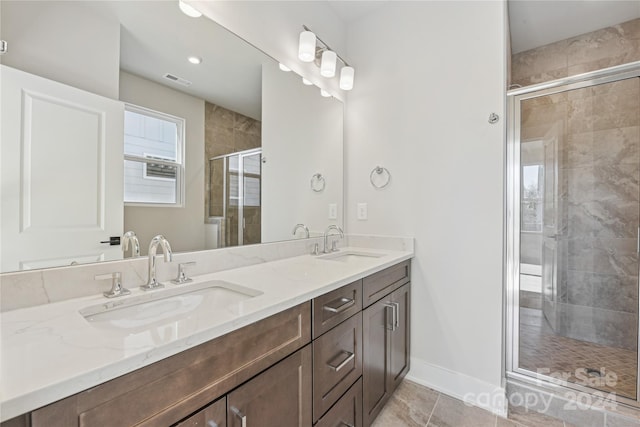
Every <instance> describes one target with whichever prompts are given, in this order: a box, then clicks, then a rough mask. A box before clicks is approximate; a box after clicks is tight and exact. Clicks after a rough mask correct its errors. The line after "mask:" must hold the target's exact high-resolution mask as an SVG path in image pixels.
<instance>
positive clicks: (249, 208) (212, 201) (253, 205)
mask: <svg viewBox="0 0 640 427" xmlns="http://www.w3.org/2000/svg"><path fill="white" fill-rule="evenodd" d="M261 164H262V151H261V150H259V149H257V150H256V149H254V150H248V151H241V152H236V153H231V154H227V155H224V156H219V157H215V158H212V159H210V160H209V169H210V182H209V188H210V191H209V212H208V213H209V218H210V220H211V219H215V220H216V223H218V224H219V226H218V233H219V235H220V237H219V241H218V244H219V246H220V247H228V246H238V245H248V244H254V243H260V242H261V239H262V233H261V223H262V219H261V210H260V207H261V203H260V201H261Z"/></svg>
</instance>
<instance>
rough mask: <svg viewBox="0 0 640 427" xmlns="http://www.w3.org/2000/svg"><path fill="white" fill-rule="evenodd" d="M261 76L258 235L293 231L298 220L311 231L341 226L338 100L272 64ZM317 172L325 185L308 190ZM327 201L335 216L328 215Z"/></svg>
mask: <svg viewBox="0 0 640 427" xmlns="http://www.w3.org/2000/svg"><path fill="white" fill-rule="evenodd" d="M262 79H263V84H262V155H263V157H264V158H266V163H265V164H263V165H262V241H263V242H273V241H277V240H282V239H283V237H284V236H291V230H292V229H293V226H294V225H295V224H297V223H304V224H306V225H307V227H309V229H310V230H311V232H315V233H322V232H324V229H325V228H326V227H327V225H328V224H338V225H340V226H343V225H344V221H343V218H344V217H343V214H342V212H343V154H342V153H343V132H342V131H343V126H342V122H343V104H342V102H340V101H338V100H336V99H333V98H323V97H321V96H320V93H319V90H318V88H316V87H314V86H303V85H302V84H301V82H300V78H299V77H298V76H296V75H295V74H293V73H284V72H282V71H280V69H279V68H278V66H277V65H276V64H269V65H265V66H263V70H262ZM316 173H320V174H322V175H323V177H324V178H325V189H324V191H321V192H314V191H312V190H311V177H312V176H313V175H314V174H316ZM292 195H295V197H292ZM330 203H331V204H336V207H337V220H330V219H329V204H330ZM321 249H322V248H321Z"/></svg>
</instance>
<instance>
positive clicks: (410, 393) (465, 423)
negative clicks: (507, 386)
mask: <svg viewBox="0 0 640 427" xmlns="http://www.w3.org/2000/svg"><path fill="white" fill-rule="evenodd" d="M372 427H575V426H571V425H569V424H565V423H563V422H562V421H560V420H557V419H555V418H551V417H548V416H546V415H542V414H539V413H536V412H530V411H525V410H524V409H522V408H510V411H509V417H508V418H502V417H498V416H496V415H494V414H492V413H490V412H488V411H485V410H484V409H480V408H477V407H475V406H468V405H466V404H465V403H464V402H462V401H461V400H458V399H454V398H452V397H449V396H447V395H445V394H442V393H438V392H437V391H435V390H432V389H430V388H427V387H423V386H421V385H418V384H416V383H413V382H411V381H408V380H404V381H403V382H402V384H400V386H399V387H398V389H397V390H396V392H395V393H394V394H393V396H391V399H390V400H389V402H387V404H386V405H385V407H384V408H383V409H382V412H380V415H378V418H376V420H375V421H374V423H373V425H372Z"/></svg>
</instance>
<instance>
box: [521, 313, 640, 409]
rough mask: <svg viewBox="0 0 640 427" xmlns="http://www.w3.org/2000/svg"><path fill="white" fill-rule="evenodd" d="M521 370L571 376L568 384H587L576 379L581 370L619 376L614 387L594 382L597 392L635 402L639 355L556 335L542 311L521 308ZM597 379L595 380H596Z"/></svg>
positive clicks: (612, 383)
mask: <svg viewBox="0 0 640 427" xmlns="http://www.w3.org/2000/svg"><path fill="white" fill-rule="evenodd" d="M520 313H521V314H520V367H522V368H524V369H527V370H529V371H533V372H538V371H539V370H541V369H545V370H546V372H551V373H566V374H568V375H571V377H570V378H568V381H571V382H579V383H583V384H584V382H585V380H580V379H577V378H576V377H575V375H574V374H575V372H576V370H577V369H585V368H593V369H597V370H603V372H609V373H610V374H615V375H616V380H615V381H612V382H611V384H609V385H610V386H608V385H607V384H605V383H604V381H603V383H602V384H598V382H597V381H595V380H594V381H593V382H592V383H591V384H592V386H594V388H597V389H599V390H603V391H605V392H607V393H612V392H613V393H616V394H618V395H621V396H625V397H629V398H631V399H635V397H636V364H637V353H636V352H635V351H631V350H627V349H624V348H615V347H607V346H604V345H598V344H594V343H590V342H586V341H579V340H575V339H571V338H567V337H563V336H560V335H556V334H555V333H554V332H553V331H552V330H551V328H550V327H549V326H548V324H547V323H546V321H545V320H544V317H543V315H542V311H541V310H536V309H531V308H525V307H521V308H520ZM594 378H595V377H594Z"/></svg>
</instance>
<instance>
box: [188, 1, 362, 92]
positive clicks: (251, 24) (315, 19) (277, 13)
mask: <svg viewBox="0 0 640 427" xmlns="http://www.w3.org/2000/svg"><path fill="white" fill-rule="evenodd" d="M187 2H188V3H191V4H193V5H194V6H195V7H196V8H197V9H198V10H200V11H201V12H203V13H204V14H205V15H206V16H208V17H209V18H211V19H213V20H214V21H215V22H217V23H218V24H220V25H222V26H223V27H225V28H227V29H229V30H230V31H232V32H234V33H235V34H237V35H238V36H240V37H241V38H243V39H245V40H247V41H248V42H249V43H251V44H252V45H254V46H255V47H257V48H258V49H260V50H262V51H263V52H265V53H266V54H267V55H269V56H271V57H273V58H275V59H276V60H277V61H280V62H282V63H283V64H285V65H287V66H288V67H289V68H291V69H292V70H294V71H295V72H297V73H298V74H301V75H304V76H306V77H307V79H309V80H311V81H312V82H313V83H315V84H317V85H319V86H320V87H323V88H325V89H327V90H329V91H330V92H332V93H333V94H334V95H335V96H337V97H338V98H340V99H344V96H345V93H344V91H342V90H340V89H339V87H338V78H333V79H326V78H324V77H322V76H320V71H319V69H318V67H316V66H315V65H314V64H309V63H303V62H301V61H300V60H298V37H299V35H300V32H301V31H303V29H302V25H303V24H304V25H306V26H307V27H309V28H310V29H311V30H313V31H314V32H315V33H316V34H317V35H318V37H320V38H321V39H322V40H324V41H325V42H326V43H328V44H329V46H331V48H332V49H334V50H335V51H336V52H338V53H339V54H340V55H341V56H344V55H346V53H345V52H346V43H345V34H346V27H345V25H344V23H343V22H342V21H341V20H340V18H339V17H338V16H337V15H336V14H335V12H334V11H333V9H332V8H331V6H330V5H329V2H327V1H305V0H303V1H300V0H291V1H268V0H265V1H229V0H227V1H209V0H205V1H202V0H200V1H199V0H187ZM345 59H346V60H347V61H350V59H349V58H348V57H346V58H345Z"/></svg>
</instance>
